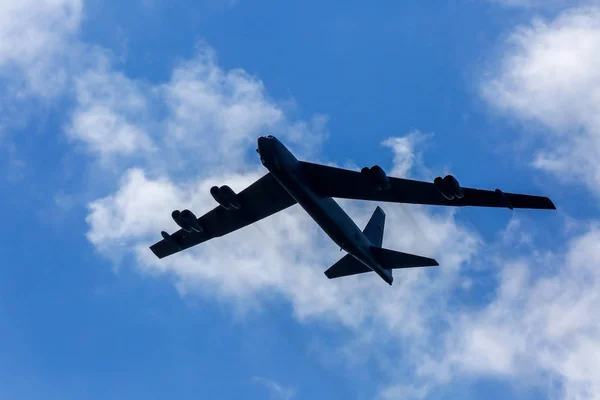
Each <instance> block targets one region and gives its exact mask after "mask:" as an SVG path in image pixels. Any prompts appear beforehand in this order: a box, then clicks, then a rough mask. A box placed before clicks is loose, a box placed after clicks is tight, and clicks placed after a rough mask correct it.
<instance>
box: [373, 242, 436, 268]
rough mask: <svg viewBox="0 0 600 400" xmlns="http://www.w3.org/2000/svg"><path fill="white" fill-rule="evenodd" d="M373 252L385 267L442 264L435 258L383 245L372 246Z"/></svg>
mask: <svg viewBox="0 0 600 400" xmlns="http://www.w3.org/2000/svg"><path fill="white" fill-rule="evenodd" d="M371 253H372V254H373V257H374V258H375V260H376V261H377V263H379V265H381V267H382V268H384V269H400V268H415V267H435V266H438V265H440V264H438V262H437V261H435V260H434V259H433V258H428V257H422V256H416V255H414V254H408V253H402V252H399V251H394V250H389V249H383V248H381V247H375V246H371Z"/></svg>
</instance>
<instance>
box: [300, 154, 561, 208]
mask: <svg viewBox="0 0 600 400" xmlns="http://www.w3.org/2000/svg"><path fill="white" fill-rule="evenodd" d="M300 163H301V164H302V170H303V172H304V174H305V176H306V178H307V179H308V180H309V182H310V184H311V186H312V187H313V188H314V190H315V191H316V192H317V193H319V194H320V195H321V196H328V197H338V198H344V199H356V200H370V201H385V202H394V203H412V204H429V205H438V206H456V207H463V206H477V207H507V208H536V209H548V210H555V209H556V207H555V206H554V204H553V203H552V201H551V200H550V199H549V198H548V197H542V196H531V195H526V194H516V193H504V192H502V191H499V190H496V191H493V190H481V189H472V188H465V187H463V188H462V190H463V193H464V196H463V198H461V199H458V198H454V199H453V200H448V199H446V198H445V197H444V196H443V195H442V194H441V193H440V192H439V190H438V189H437V187H436V186H435V185H434V184H433V183H431V182H422V181H415V180H411V179H402V178H393V177H388V179H389V183H390V187H389V188H388V189H385V190H376V189H375V188H374V187H373V185H372V184H371V183H370V181H369V179H368V178H367V177H365V176H364V175H363V174H361V173H360V172H358V171H351V170H347V169H342V168H336V167H330V166H327V165H321V164H313V163H309V162H305V161H301V162H300Z"/></svg>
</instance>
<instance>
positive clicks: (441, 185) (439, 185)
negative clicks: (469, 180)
mask: <svg viewBox="0 0 600 400" xmlns="http://www.w3.org/2000/svg"><path fill="white" fill-rule="evenodd" d="M433 184H434V185H435V188H436V189H437V190H438V191H439V192H440V194H441V195H442V196H444V198H445V199H446V200H450V201H451V200H454V194H453V193H452V192H451V191H449V190H448V188H447V187H446V183H445V182H444V179H442V177H440V176H438V177H437V178H435V179H434V180H433Z"/></svg>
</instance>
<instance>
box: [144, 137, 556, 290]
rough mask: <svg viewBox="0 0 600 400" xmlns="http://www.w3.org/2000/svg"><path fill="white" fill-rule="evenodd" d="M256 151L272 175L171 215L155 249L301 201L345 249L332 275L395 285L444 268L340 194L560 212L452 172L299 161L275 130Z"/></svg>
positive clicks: (186, 243) (229, 228)
mask: <svg viewBox="0 0 600 400" xmlns="http://www.w3.org/2000/svg"><path fill="white" fill-rule="evenodd" d="M256 152H257V153H258V154H259V155H260V161H261V162H262V164H263V165H264V166H265V167H266V169H267V170H268V172H267V173H266V174H265V175H264V176H262V177H261V178H260V179H258V180H257V181H256V182H254V183H253V184H251V185H250V186H249V187H247V188H246V189H244V190H243V191H241V192H239V193H237V194H236V193H235V192H234V191H233V190H232V189H231V188H230V187H229V186H227V185H225V186H221V187H218V186H213V187H212V188H211V189H210V193H211V195H212V196H213V198H214V199H215V201H216V202H217V203H218V204H219V205H218V206H217V207H215V208H214V209H212V210H211V211H209V212H207V213H206V214H204V215H203V216H201V217H200V218H197V217H196V216H195V215H194V213H192V212H191V211H190V210H183V211H179V210H175V211H173V212H172V213H171V216H172V218H173V220H174V221H175V223H176V224H177V225H178V226H179V227H180V228H181V229H179V230H178V231H177V232H175V233H173V234H168V233H167V232H165V231H162V232H161V235H162V237H163V239H162V240H161V241H159V242H157V243H155V244H153V245H152V246H150V249H151V250H152V252H153V253H154V254H155V255H156V256H157V257H158V258H164V257H167V256H169V255H171V254H174V253H177V252H179V251H181V250H184V249H187V248H190V247H192V246H195V245H197V244H200V243H202V242H206V241H208V240H210V239H212V238H215V237H220V236H223V235H226V234H228V233H231V232H233V231H236V230H238V229H240V228H243V227H244V226H246V225H249V224H252V223H254V222H256V221H259V220H261V219H263V218H266V217H268V216H270V215H273V214H275V213H277V212H279V211H282V210H284V209H286V208H288V207H290V206H292V205H294V204H296V203H298V204H299V205H300V206H301V207H302V208H303V209H304V210H305V211H306V212H307V213H308V215H310V216H311V217H312V219H313V220H314V221H315V222H316V223H317V224H318V225H319V226H320V227H321V229H323V231H325V233H326V234H327V235H328V236H329V237H330V238H331V239H332V240H333V241H334V242H335V243H336V244H337V245H338V246H340V250H342V249H343V250H345V251H346V252H347V253H348V254H346V255H345V256H344V257H343V258H342V259H340V260H339V261H338V262H337V263H335V264H334V265H333V266H332V267H330V268H329V269H327V270H326V271H325V275H326V276H327V277H328V278H329V279H332V278H339V277H343V276H349V275H355V274H360V273H364V272H371V271H374V272H375V273H376V274H377V275H379V276H380V277H381V278H382V279H383V280H384V281H385V282H387V283H388V284H389V285H391V284H392V282H393V280H394V278H393V276H392V270H393V269H398V268H412V267H429V266H436V265H439V264H438V262H437V261H436V260H434V259H432V258H427V257H421V256H417V255H413V254H407V253H401V252H398V251H394V250H389V249H385V248H383V247H382V242H383V229H384V223H385V213H384V212H383V210H382V209H381V208H380V207H379V206H377V208H376V209H375V212H374V213H373V215H372V216H371V219H370V220H369V222H368V223H367V225H366V227H365V229H364V230H361V229H360V228H359V227H358V226H356V224H355V223H354V221H353V220H352V219H351V218H350V217H349V216H348V214H346V212H345V211H344V210H343V209H342V208H341V207H340V206H339V205H338V203H336V201H335V200H334V199H333V198H334V197H337V198H343V199H357V200H370V201H378V202H394V203H411V204H429V205H438V206H456V207H463V206H477V207H506V208H509V209H511V210H512V209H513V208H530V209H547V210H555V209H556V207H555V206H554V204H553V203H552V201H551V200H550V199H549V198H548V197H542V196H531V195H526V194H515V193H504V192H503V191H501V190H500V189H496V190H480V189H471V188H466V187H461V186H460V185H459V183H458V182H457V180H456V179H455V178H454V177H453V176H452V175H447V176H446V177H444V178H441V177H437V178H435V179H434V181H433V182H422V181H416V180H410V179H401V178H393V177H388V176H387V175H386V173H385V172H384V170H383V169H382V168H381V167H380V166H378V165H375V166H373V167H371V168H369V167H364V168H363V169H362V170H361V171H360V172H358V171H351V170H347V169H342V168H336V167H330V166H326V165H320V164H313V163H310V162H306V161H299V160H298V159H296V157H294V155H293V154H292V153H291V152H290V151H289V150H288V149H287V148H286V147H285V146H284V145H283V143H281V142H280V141H279V140H278V139H277V138H275V137H274V136H272V135H267V136H261V137H259V138H258V148H257V149H256Z"/></svg>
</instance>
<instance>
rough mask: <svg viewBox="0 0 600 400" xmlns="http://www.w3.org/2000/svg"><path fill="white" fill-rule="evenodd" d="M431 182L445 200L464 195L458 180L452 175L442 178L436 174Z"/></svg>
mask: <svg viewBox="0 0 600 400" xmlns="http://www.w3.org/2000/svg"><path fill="white" fill-rule="evenodd" d="M433 184H434V185H435V187H436V188H437V190H439V192H440V193H441V194H442V196H444V197H445V198H446V199H447V200H454V199H462V198H463V197H464V196H465V194H464V192H463V190H462V188H461V187H460V185H459V183H458V181H457V180H456V178H455V177H453V176H452V175H446V176H445V177H444V178H443V179H442V178H441V177H439V176H438V177H437V178H435V179H434V180H433Z"/></svg>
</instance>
